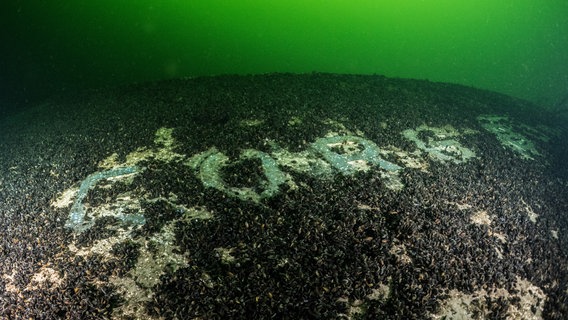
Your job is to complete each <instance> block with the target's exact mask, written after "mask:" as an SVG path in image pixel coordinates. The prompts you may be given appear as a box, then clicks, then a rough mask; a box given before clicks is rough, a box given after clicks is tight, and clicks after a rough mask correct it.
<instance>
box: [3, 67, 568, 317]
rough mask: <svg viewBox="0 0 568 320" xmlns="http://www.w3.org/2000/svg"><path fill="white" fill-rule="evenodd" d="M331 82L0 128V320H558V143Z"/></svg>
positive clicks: (561, 226) (435, 103) (241, 84)
mask: <svg viewBox="0 0 568 320" xmlns="http://www.w3.org/2000/svg"><path fill="white" fill-rule="evenodd" d="M535 108H536V107H535V106H533V105H531V104H530V103H528V102H524V101H521V100H517V99H514V98H511V97H507V96H504V95H500V94H497V93H492V92H487V91H482V90H477V89H473V88H468V87H463V86H458V85H450V84H444V83H432V82H428V81H418V80H405V79H390V78H386V77H381V76H351V75H333V74H310V75H290V74H271V75H258V76H218V77H203V78H194V79H180V80H172V81H163V82H156V83H147V84H138V85H132V86H127V87H121V88H115V89H106V90H98V91H91V92H85V93H81V94H76V95H72V96H69V97H60V98H57V99H53V100H51V101H49V102H47V103H45V104H43V105H40V106H38V107H37V108H34V109H30V110H28V111H26V113H24V114H20V115H18V116H14V117H11V118H6V119H3V120H1V121H2V125H1V126H0V135H1V136H0V137H1V138H0V149H1V150H0V164H1V166H0V198H1V199H2V201H1V202H0V216H1V217H0V232H2V234H3V235H4V237H2V239H1V240H0V257H1V259H0V272H1V275H0V318H6V319H19V318H22V319H24V318H25V319H27V318H38V319H101V318H103V319H106V318H110V319H193V318H196V319H227V318H232V319H239V318H243V319H250V318H257V319H264V318H275V317H276V318H289V319H331V318H345V319H377V318H380V319H424V318H430V319H443V318H444V317H446V318H451V317H458V316H462V317H463V318H465V319H487V318H490V319H500V318H507V319H564V318H566V316H567V315H568V310H567V305H568V298H567V297H568V282H567V280H568V260H567V250H568V249H567V248H568V219H567V215H566V212H568V171H567V169H566V167H565V165H564V164H565V162H566V161H567V158H568V152H567V149H568V148H567V147H568V145H567V143H566V141H568V140H567V139H568V132H567V127H566V124H564V123H562V122H561V121H560V119H558V118H557V117H555V116H554V114H547V113H546V112H538V113H536V112H535Z"/></svg>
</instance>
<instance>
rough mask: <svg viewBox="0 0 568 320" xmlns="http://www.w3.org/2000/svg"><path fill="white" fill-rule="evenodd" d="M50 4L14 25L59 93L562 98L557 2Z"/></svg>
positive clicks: (564, 45)
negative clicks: (369, 79) (248, 80)
mask: <svg viewBox="0 0 568 320" xmlns="http://www.w3.org/2000/svg"><path fill="white" fill-rule="evenodd" d="M57 3H59V2H51V3H50V4H44V5H43V6H41V8H39V6H38V7H32V5H30V4H21V6H22V7H21V8H20V9H21V10H20V16H21V17H20V18H21V20H22V21H29V23H30V25H29V26H28V27H27V28H24V29H25V30H24V31H22V32H24V33H25V32H29V33H30V35H31V36H30V37H31V38H30V37H28V38H30V39H29V41H28V42H29V45H30V46H35V47H36V48H34V49H40V48H41V50H32V51H33V52H38V56H30V57H29V59H30V60H32V61H29V62H30V64H31V65H32V66H33V64H34V63H35V64H37V63H40V64H41V63H42V62H44V63H46V64H49V65H50V66H51V68H52V71H53V72H51V73H50V75H51V76H53V74H54V73H57V75H58V76H59V77H62V78H63V80H62V81H66V82H69V83H74V82H75V83H80V84H84V85H94V86H101V85H108V84H114V83H128V82H139V81H144V80H150V79H163V78H173V77H181V76H194V75H209V74H227V73H241V74H243V73H266V72H312V71H321V72H337V73H362V74H373V73H377V74H384V75H387V76H395V77H410V78H423V79H430V80H434V81H447V82H454V83H461V84H466V85H473V86H475V87H481V88H487V89H491V90H496V91H500V92H503V93H507V94H512V95H514V96H518V97H523V98H529V99H532V100H534V101H540V102H545V103H549V104H550V103H552V102H555V101H558V99H559V98H560V96H561V95H562V94H564V93H565V90H566V87H568V66H567V65H566V61H568V2H567V1H564V0H562V1H561V0H548V1H534V0H502V1H495V0H476V1H456V0H436V1H434V0H405V1H400V0H359V1H347V0H326V1H324V0H286V1H283V0H241V1H236V0H235V1H228V0H207V1H205V0H203V1H200V0H191V1H187V0H162V1H155V0H137V1H114V0H98V1H87V0H77V1H66V2H64V3H65V4H64V5H61V4H57ZM26 30H27V31H26ZM23 36H24V37H25V36H26V35H25V34H24V35H23ZM24 63H25V61H24ZM32 69H33V68H32ZM543 99H544V100H543Z"/></svg>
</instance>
